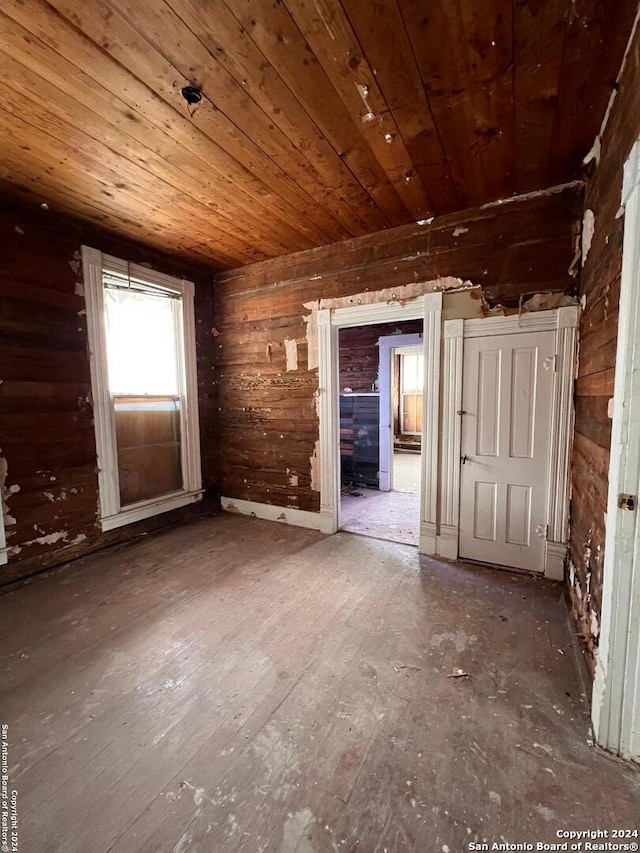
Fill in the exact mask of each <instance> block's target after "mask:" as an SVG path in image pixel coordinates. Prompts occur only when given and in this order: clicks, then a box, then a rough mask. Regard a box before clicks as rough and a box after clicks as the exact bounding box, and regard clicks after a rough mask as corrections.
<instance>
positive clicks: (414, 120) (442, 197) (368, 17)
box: [342, 0, 461, 213]
mask: <svg viewBox="0 0 640 853" xmlns="http://www.w3.org/2000/svg"><path fill="white" fill-rule="evenodd" d="M342 6H343V8H344V10H345V12H346V14H347V16H348V18H349V21H350V23H351V26H352V27H353V29H354V32H355V34H356V36H357V39H358V42H359V44H360V49H361V51H362V53H363V54H364V55H365V56H367V57H368V58H369V62H370V64H371V68H372V70H373V72H374V75H375V78H376V82H377V84H378V86H379V87H380V91H381V93H382V96H383V97H384V100H385V101H386V104H387V106H388V108H389V110H390V111H391V113H392V115H393V118H394V119H395V122H396V125H397V127H398V130H399V133H400V135H401V137H402V139H403V141H404V144H405V145H406V148H407V151H408V152H409V154H410V156H411V159H412V161H413V163H414V165H415V168H416V171H417V172H418V175H419V176H420V178H421V180H422V183H423V186H424V187H425V190H426V191H427V193H428V195H429V197H430V199H431V201H432V203H433V208H434V210H437V211H439V212H441V213H448V212H450V211H454V210H460V208H461V205H460V202H459V199H458V196H457V193H456V189H455V186H454V183H453V179H452V177H451V169H450V167H449V163H448V159H447V151H446V149H445V146H444V145H443V143H442V140H441V139H440V136H439V134H438V129H437V127H436V125H435V122H434V120H433V115H432V113H431V107H430V105H429V102H428V100H427V97H426V94H425V91H424V87H423V85H422V80H421V78H420V73H419V71H418V67H417V64H416V61H415V57H414V55H413V50H412V47H411V42H410V41H409V36H408V34H407V29H406V27H405V24H404V20H403V18H402V15H401V13H400V8H399V6H398V3H397V0H378V1H377V2H375V3H362V2H361V0H342Z"/></svg>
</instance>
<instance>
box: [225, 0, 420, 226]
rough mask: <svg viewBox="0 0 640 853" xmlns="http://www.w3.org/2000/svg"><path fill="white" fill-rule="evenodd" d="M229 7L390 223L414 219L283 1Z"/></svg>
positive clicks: (238, 1) (238, 0)
mask: <svg viewBox="0 0 640 853" xmlns="http://www.w3.org/2000/svg"><path fill="white" fill-rule="evenodd" d="M227 5H228V6H229V8H230V9H231V10H232V11H233V13H234V14H235V15H236V17H237V18H238V20H239V21H240V23H241V24H242V26H243V27H244V28H245V29H246V31H247V32H248V33H249V34H250V35H251V38H252V39H253V40H254V41H255V42H256V43H257V44H258V46H259V47H260V49H261V50H262V52H263V53H264V54H265V56H266V57H267V59H268V60H269V62H270V63H271V64H272V65H273V67H274V68H275V69H276V71H277V72H278V74H280V76H281V77H282V78H283V79H284V80H286V82H287V85H288V86H289V88H290V89H291V90H292V92H293V93H294V94H295V96H296V98H297V99H298V100H299V101H300V103H301V104H302V105H303V106H304V108H305V109H306V111H307V112H308V113H309V115H310V116H311V117H312V118H313V120H314V121H315V122H316V124H318V125H319V126H320V127H322V129H323V132H324V133H325V135H326V136H327V138H328V139H329V140H330V141H331V144H332V145H333V146H334V147H335V148H336V150H337V151H338V152H339V154H340V156H341V157H342V158H343V159H344V161H345V163H347V164H348V166H349V168H350V170H351V172H352V173H353V174H354V175H356V176H357V177H358V180H359V181H360V183H361V184H362V186H363V187H364V188H365V189H366V190H367V192H368V193H369V194H370V195H371V196H372V198H373V199H374V200H375V201H376V203H377V204H378V206H379V207H380V210H381V211H382V212H383V214H384V215H385V216H386V219H387V224H389V225H398V224H399V223H400V222H402V221H403V220H404V221H406V218H407V217H409V219H410V218H411V217H410V215H409V213H408V211H407V210H406V208H405V206H404V204H403V203H402V201H401V199H400V198H399V197H398V195H397V193H396V191H395V189H394V187H392V186H391V184H390V183H389V181H388V180H387V179H386V176H385V174H384V172H383V170H382V168H381V167H380V165H379V164H378V163H377V161H376V160H375V158H374V157H373V156H372V152H371V150H370V149H368V147H367V145H366V143H365V140H364V139H363V138H362V136H361V134H360V132H359V129H358V127H357V126H356V125H355V124H354V118H355V120H356V121H360V114H359V113H358V114H357V115H356V116H355V117H353V116H351V115H350V114H349V112H348V110H347V108H346V107H345V106H344V104H343V103H342V101H341V99H340V97H339V95H338V93H337V92H336V90H335V89H334V87H333V86H332V84H331V81H330V79H329V78H328V77H327V75H326V73H325V71H324V69H323V68H322V65H321V63H320V61H319V59H318V58H317V57H316V56H315V54H314V53H313V51H312V49H311V47H310V45H309V44H308V43H307V41H306V40H305V38H304V37H303V36H302V34H301V32H300V30H299V29H298V27H297V26H296V24H295V22H294V21H293V19H292V18H291V16H290V15H289V13H288V11H287V9H286V8H285V7H284V5H283V4H282V3H281V2H273V0H232V1H231V2H228V3H227Z"/></svg>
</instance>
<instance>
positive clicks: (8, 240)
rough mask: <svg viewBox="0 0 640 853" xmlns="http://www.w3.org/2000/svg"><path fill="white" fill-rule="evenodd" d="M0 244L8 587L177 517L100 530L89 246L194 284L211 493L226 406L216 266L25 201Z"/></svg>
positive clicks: (0, 399) (4, 570) (0, 219)
mask: <svg viewBox="0 0 640 853" xmlns="http://www.w3.org/2000/svg"><path fill="white" fill-rule="evenodd" d="M0 240H1V245H2V251H1V252H0V365H1V367H0V478H1V480H2V491H3V511H4V521H5V532H6V535H7V545H8V564H7V565H4V566H0V584H2V583H5V582H8V581H10V580H14V579H16V578H18V577H21V576H25V575H28V574H31V573H33V572H34V571H38V570H39V569H42V568H45V567H47V566H51V565H54V564H56V563H60V562H63V561H65V560H67V559H70V558H71V557H74V556H77V555H79V554H81V553H84V552H86V551H88V550H91V549H94V548H96V547H99V546H101V545H103V544H106V543H107V542H109V541H114V540H115V539H118V538H124V537H127V536H130V535H132V534H133V533H135V532H140V531H141V530H146V529H150V528H151V527H153V526H154V525H157V524H166V523H167V521H168V520H170V519H171V518H175V517H176V514H173V513H168V514H165V515H161V516H157V517H156V519H155V520H148V521H145V522H139V523H138V524H136V525H129V526H127V527H125V528H120V529H119V530H117V531H113V532H112V533H110V534H107V535H102V534H101V533H100V529H99V527H98V525H97V517H98V481H97V458H96V445H95V436H94V426H93V406H92V401H91V383H90V373H89V356H88V347H87V328H86V306H85V300H84V296H83V274H82V268H81V255H80V247H81V245H82V244H83V243H84V244H87V245H90V246H92V247H95V248H97V249H100V250H102V251H104V252H107V253H109V254H113V255H117V256H118V257H122V258H125V259H128V260H131V261H135V262H138V263H144V264H149V265H150V266H152V267H154V268H155V269H158V270H160V271H162V272H165V273H169V274H172V275H178V276H182V277H184V278H189V279H191V280H193V281H195V283H196V309H195V310H196V318H197V325H196V337H197V358H198V384H199V407H200V429H201V443H202V470H203V481H204V485H205V488H208V489H209V491H210V492H211V493H212V494H215V492H216V447H217V444H216V429H215V421H216V409H217V404H216V399H215V384H214V381H213V380H214V364H213V351H214V341H215V327H214V316H213V293H212V282H213V278H212V275H211V273H210V272H209V271H208V270H205V269H201V268H195V267H193V266H190V265H188V264H184V263H181V262H180V261H179V260H177V259H176V258H174V257H173V256H169V255H162V254H160V253H158V252H155V251H149V250H147V249H146V248H145V247H144V246H142V245H139V244H136V243H131V242H129V241H127V240H121V239H119V238H116V237H114V236H113V235H111V234H108V233H106V232H102V231H101V230H99V229H98V228H96V227H94V226H91V225H85V224H82V223H80V222H77V221H75V220H72V219H69V218H67V217H63V216H61V215H58V214H56V213H55V212H53V211H44V210H40V209H38V208H36V209H33V208H30V207H22V206H18V205H15V204H0ZM199 509H200V506H199V505H197V504H196V505H195V506H192V507H187V508H186V509H185V510H178V511H177V515H178V516H181V515H182V514H186V513H188V512H193V511H196V512H197V511H199Z"/></svg>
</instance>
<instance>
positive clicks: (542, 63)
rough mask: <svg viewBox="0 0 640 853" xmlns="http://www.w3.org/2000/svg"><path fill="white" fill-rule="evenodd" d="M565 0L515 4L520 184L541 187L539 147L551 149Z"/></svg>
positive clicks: (516, 116) (517, 150) (541, 149)
mask: <svg viewBox="0 0 640 853" xmlns="http://www.w3.org/2000/svg"><path fill="white" fill-rule="evenodd" d="M566 15H567V3H566V0H539V2H538V3H533V2H526V0H518V2H517V3H516V5H515V8H514V20H513V31H514V72H515V81H514V85H515V87H514V96H515V118H516V139H515V155H516V156H515V162H516V184H517V186H518V187H520V188H522V191H523V192H529V191H531V190H535V189H538V188H539V181H540V175H539V172H540V165H539V163H540V151H550V150H551V140H552V133H553V123H554V118H555V114H556V109H557V104H558V91H559V88H560V70H561V66H562V56H563V51H564V37H565V33H566Z"/></svg>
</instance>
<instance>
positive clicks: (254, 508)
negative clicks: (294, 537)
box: [220, 497, 320, 530]
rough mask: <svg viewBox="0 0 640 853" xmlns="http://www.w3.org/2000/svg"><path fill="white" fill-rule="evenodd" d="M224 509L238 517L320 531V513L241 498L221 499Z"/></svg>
mask: <svg viewBox="0 0 640 853" xmlns="http://www.w3.org/2000/svg"><path fill="white" fill-rule="evenodd" d="M220 503H221V504H222V509H223V510H224V511H225V512H233V513H236V514H238V515H249V516H252V517H254V518H262V519H264V520H265V521H278V522H280V524H289V525H290V526H292V527H307V528H308V529H309V530H320V513H319V512H308V511H307V510H304V509H293V508H292V507H285V506H274V505H273V504H263V503H258V502H257V501H245V500H241V499H240V498H224V497H223V498H220Z"/></svg>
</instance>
